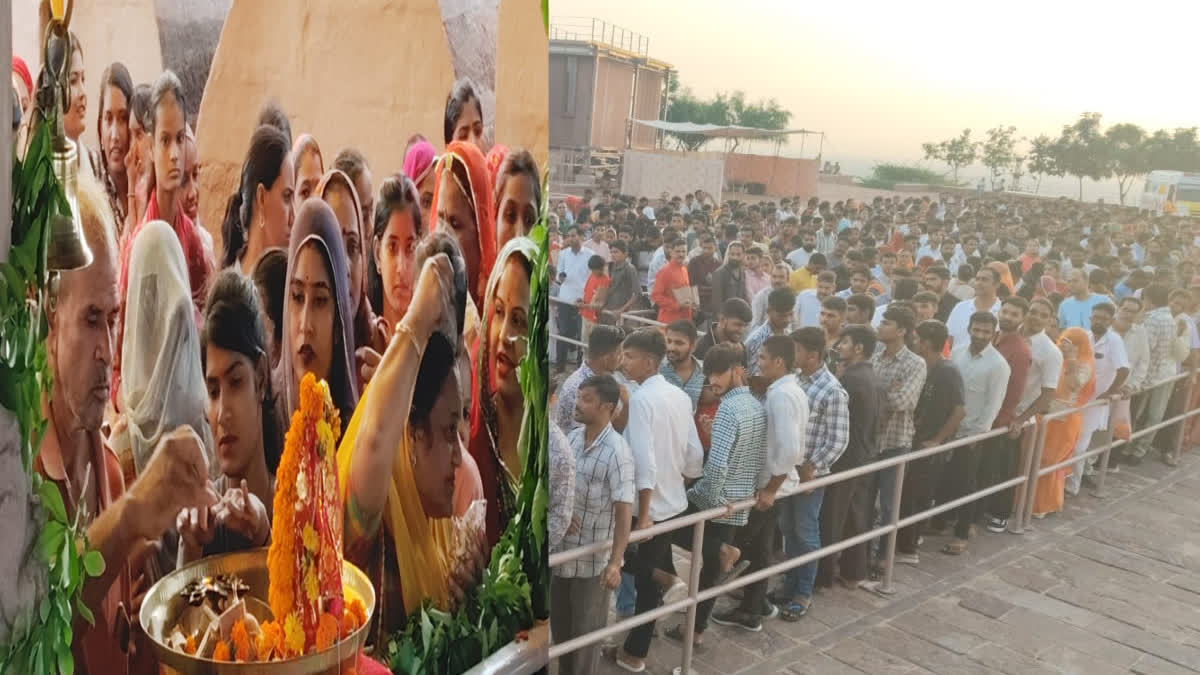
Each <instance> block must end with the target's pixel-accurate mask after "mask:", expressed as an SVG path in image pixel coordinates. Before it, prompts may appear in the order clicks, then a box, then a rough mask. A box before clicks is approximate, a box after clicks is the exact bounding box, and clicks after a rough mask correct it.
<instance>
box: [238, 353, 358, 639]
mask: <svg viewBox="0 0 1200 675" xmlns="http://www.w3.org/2000/svg"><path fill="white" fill-rule="evenodd" d="M340 435H341V418H340V417H339V415H338V410H337V408H336V407H335V406H334V405H333V400H332V397H331V396H330V392H329V386H328V384H326V383H325V382H324V381H318V380H317V379H316V378H315V377H313V376H312V375H311V374H307V375H305V376H304V377H303V379H301V381H300V406H299V408H298V409H297V410H296V411H295V413H293V415H292V420H291V426H290V427H289V428H288V432H287V436H286V437H285V440H284V450H283V456H282V457H281V459H280V464H279V470H278V471H277V472H276V478H277V482H278V487H277V489H276V492H275V501H274V507H275V508H274V522H273V523H272V527H271V548H270V550H269V551H268V552H267V573H268V578H269V581H270V585H269V589H268V593H267V598H268V602H269V604H270V606H271V612H272V613H273V614H274V615H275V617H276V620H277V621H278V622H279V623H280V625H281V626H282V641H281V644H280V645H279V646H278V648H279V649H280V650H281V651H282V652H284V654H285V655H287V656H294V655H299V654H304V653H306V652H308V651H310V650H312V649H313V648H314V647H316V646H318V644H319V643H320V642H321V641H322V640H321V638H329V640H328V644H332V643H333V642H335V641H336V640H337V637H338V626H339V622H338V621H337V617H339V616H342V613H343V611H344V601H343V590H342V581H341V570H342V556H341V551H342V504H341V495H340V492H339V490H338V484H337V462H336V452H337V440H338V437H339V436H340ZM322 612H328V613H329V614H330V620H331V621H332V624H330V625H331V626H332V631H331V632H330V631H329V630H328V629H326V630H325V632H324V633H321V632H320V629H321V628H322V626H321V623H322V621H324V618H323V617H322V615H321V614H322ZM328 644H327V645H326V646H328ZM259 658H260V660H261V658H262V657H261V656H260V657H259Z"/></svg>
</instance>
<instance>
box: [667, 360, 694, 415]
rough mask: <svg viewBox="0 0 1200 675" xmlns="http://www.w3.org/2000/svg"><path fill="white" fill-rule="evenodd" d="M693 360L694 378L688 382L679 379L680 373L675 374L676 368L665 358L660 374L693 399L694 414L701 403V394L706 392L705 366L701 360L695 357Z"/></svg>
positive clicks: (690, 378)
mask: <svg viewBox="0 0 1200 675" xmlns="http://www.w3.org/2000/svg"><path fill="white" fill-rule="evenodd" d="M691 359H692V364H693V367H692V376H691V377H689V378H688V380H687V382H684V381H683V378H681V377H679V373H677V372H675V366H673V365H671V362H670V361H669V360H668V359H666V358H663V360H662V365H661V366H659V367H658V373H659V374H660V375H662V376H663V378H665V379H666V380H667V382H670V383H671V384H673V385H675V386H676V387H679V388H680V389H682V390H683V391H684V393H686V394H687V395H688V398H690V399H692V412H696V406H697V405H698V404H699V403H700V392H701V391H703V390H704V364H702V363H700V359H698V358H696V357H695V356H693V357H691Z"/></svg>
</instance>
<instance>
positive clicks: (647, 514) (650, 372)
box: [615, 328, 704, 672]
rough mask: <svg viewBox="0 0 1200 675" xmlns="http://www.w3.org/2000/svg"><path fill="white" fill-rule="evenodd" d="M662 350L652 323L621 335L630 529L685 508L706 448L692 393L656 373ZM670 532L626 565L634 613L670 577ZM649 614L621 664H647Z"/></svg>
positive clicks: (652, 600) (652, 601) (655, 600)
mask: <svg viewBox="0 0 1200 675" xmlns="http://www.w3.org/2000/svg"><path fill="white" fill-rule="evenodd" d="M666 353H667V343H666V338H664V337H663V335H662V333H660V332H659V331H658V330H657V329H654V328H642V329H640V330H637V331H634V332H633V333H631V334H630V335H629V337H627V338H625V342H624V344H623V345H622V359H621V370H622V371H624V374H625V376H626V377H628V378H629V379H630V380H633V381H634V382H637V383H638V388H637V390H636V391H634V392H633V394H632V395H631V396H630V397H629V422H628V424H627V425H626V426H625V434H624V436H625V440H626V441H627V442H628V443H629V448H630V450H631V452H632V454H633V465H634V486H635V488H636V489H637V495H636V500H637V501H636V504H635V505H634V528H633V529H634V531H635V532H636V531H637V530H641V529H644V528H647V527H650V526H651V525H653V524H655V523H661V522H663V521H665V520H670V519H671V518H674V517H676V516H678V515H679V514H681V513H683V512H684V511H685V510H687V507H688V498H687V485H688V484H689V483H691V482H692V481H694V480H695V479H698V478H700V477H701V476H702V475H703V472H704V449H703V447H702V446H701V445H700V437H699V435H698V434H697V432H696V424H695V422H694V421H693V419H692V400H691V399H690V398H688V395H687V394H686V393H684V391H683V390H682V389H680V388H679V387H676V386H675V385H673V384H671V383H670V382H667V380H666V378H664V377H663V376H662V375H661V374H660V373H659V367H660V364H661V363H662V360H663V357H664V356H666ZM671 538H672V537H671V534H669V533H668V534H664V535H661V536H658V537H653V538H651V539H647V540H645V541H642V542H640V543H639V544H638V547H637V551H636V553H635V554H634V556H633V559H632V560H627V562H626V564H627V566H628V567H630V568H631V569H629V570H628V571H629V572H631V573H632V574H633V575H634V579H635V583H636V587H637V609H636V611H637V613H639V614H640V613H642V612H647V611H650V610H653V609H656V608H658V607H660V606H661V605H662V596H663V584H664V583H666V584H669V583H671V580H669V579H668V578H666V577H667V575H666V574H665V573H664V572H663V571H662V570H667V569H672V566H671ZM653 634H654V622H649V623H645V624H642V625H641V626H638V627H637V628H634V629H633V630H632V631H630V632H629V635H628V636H626V638H625V644H624V647H623V648H622V649H621V650H619V652H618V653H616V654H615V656H616V658H617V659H618V661H620V662H622V664H623V667H625V668H626V669H627V670H630V669H632V670H633V671H634V672H637V671H640V670H642V668H644V666H645V658H646V654H647V653H649V650H650V638H651V636H652V635H653Z"/></svg>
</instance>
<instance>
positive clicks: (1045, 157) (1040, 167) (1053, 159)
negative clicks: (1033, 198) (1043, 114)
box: [1029, 134, 1063, 194]
mask: <svg viewBox="0 0 1200 675" xmlns="http://www.w3.org/2000/svg"><path fill="white" fill-rule="evenodd" d="M1029 174H1030V175H1031V176H1037V185H1036V186H1034V188H1033V191H1034V193H1035V194H1036V193H1037V192H1038V191H1039V190H1041V189H1042V176H1061V175H1063V171H1062V169H1060V168H1059V166H1058V161H1057V153H1056V149H1055V147H1054V140H1053V139H1052V138H1050V137H1049V136H1047V135H1045V134H1042V135H1041V136H1038V137H1037V138H1035V139H1033V140H1032V141H1030V142H1029Z"/></svg>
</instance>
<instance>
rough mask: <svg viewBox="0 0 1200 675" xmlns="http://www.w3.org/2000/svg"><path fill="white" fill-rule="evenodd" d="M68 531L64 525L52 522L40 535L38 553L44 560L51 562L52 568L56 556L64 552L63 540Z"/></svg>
mask: <svg viewBox="0 0 1200 675" xmlns="http://www.w3.org/2000/svg"><path fill="white" fill-rule="evenodd" d="M66 530H67V528H66V526H65V525H63V524H62V523H60V522H57V521H50V522H48V523H46V525H45V526H44V527H43V528H42V532H41V534H39V535H38V543H37V547H38V551H39V552H41V554H42V557H43V558H45V559H46V560H47V561H50V562H51V566H52V567H53V561H54V557H55V555H57V554H58V552H59V551H61V550H62V539H63V535H64V533H65V532H66Z"/></svg>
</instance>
